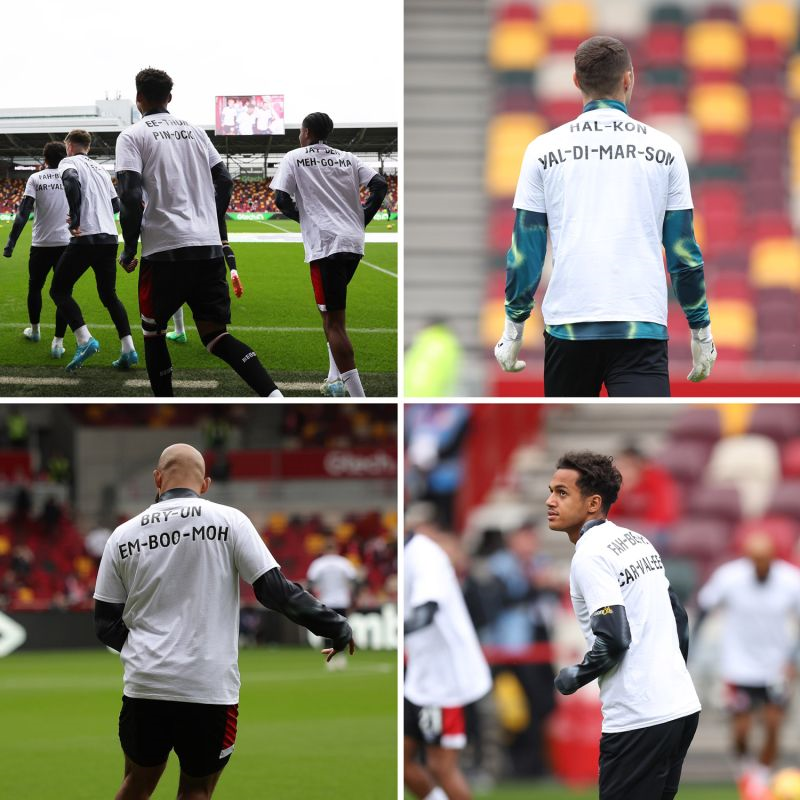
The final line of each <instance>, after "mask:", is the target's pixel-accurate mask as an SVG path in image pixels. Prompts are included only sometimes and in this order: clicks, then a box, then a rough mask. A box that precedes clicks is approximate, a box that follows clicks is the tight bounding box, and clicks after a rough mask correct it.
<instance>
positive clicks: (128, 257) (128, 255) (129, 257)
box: [119, 248, 139, 272]
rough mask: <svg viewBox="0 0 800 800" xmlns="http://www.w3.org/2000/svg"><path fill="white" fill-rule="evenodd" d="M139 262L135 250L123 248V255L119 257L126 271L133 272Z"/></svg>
mask: <svg viewBox="0 0 800 800" xmlns="http://www.w3.org/2000/svg"><path fill="white" fill-rule="evenodd" d="M138 263H139V259H138V258H136V251H135V250H128V249H127V248H126V249H123V251H122V255H121V256H120V257H119V265H120V266H121V267H122V269H124V270H125V272H133V271H134V270H135V269H136V265H137V264H138Z"/></svg>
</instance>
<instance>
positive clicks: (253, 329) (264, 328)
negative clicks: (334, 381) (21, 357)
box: [0, 275, 397, 347]
mask: <svg viewBox="0 0 800 800" xmlns="http://www.w3.org/2000/svg"><path fill="white" fill-rule="evenodd" d="M395 277H397V276H396V275H395ZM26 324H29V323H25V322H0V328H18V327H19V326H20V325H22V326H23V327H24V326H25V325H26ZM95 328H96V329H97V330H100V331H103V330H107V331H108V330H113V329H114V326H113V325H112V324H111V323H101V324H99V325H95V324H94V323H92V330H94V329H95ZM228 330H229V331H245V332H247V333H322V326H321V325H318V326H316V327H302V326H300V327H287V326H282V325H275V326H270V325H250V326H248V325H229V326H228ZM347 331H348V333H397V328H348V329H347ZM189 341H191V339H190V340H189ZM197 341H200V340H199V339H198V340H197ZM178 347H180V345H178Z"/></svg>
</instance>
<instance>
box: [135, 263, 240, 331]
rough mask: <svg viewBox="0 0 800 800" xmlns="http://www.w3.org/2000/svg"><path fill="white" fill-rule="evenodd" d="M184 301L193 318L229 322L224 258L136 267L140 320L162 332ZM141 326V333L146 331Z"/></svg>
mask: <svg viewBox="0 0 800 800" xmlns="http://www.w3.org/2000/svg"><path fill="white" fill-rule="evenodd" d="M184 303H186V304H187V305H188V306H189V308H190V309H191V310H192V315H193V316H194V318H195V320H200V321H201V322H218V323H220V324H221V325H227V324H229V323H230V321H231V296H230V293H229V292H228V274H227V268H226V266H225V259H224V258H222V257H219V258H209V259H204V260H202V261H151V260H148V259H146V258H143V259H142V263H141V265H140V267H139V313H140V314H141V315H142V322H145V323H148V327H149V328H150V329H152V326H153V325H154V324H155V326H156V328H155V330H156V331H159V332H162V331H163V332H166V330H167V324H168V323H169V319H170V317H171V316H172V315H173V314H174V313H175V312H176V311H177V310H178V309H179V308H180V307H181V306H182V305H183V304H184ZM142 327H143V328H145V336H147V335H148V334H150V332H151V331H150V330H148V328H147V327H145V326H142Z"/></svg>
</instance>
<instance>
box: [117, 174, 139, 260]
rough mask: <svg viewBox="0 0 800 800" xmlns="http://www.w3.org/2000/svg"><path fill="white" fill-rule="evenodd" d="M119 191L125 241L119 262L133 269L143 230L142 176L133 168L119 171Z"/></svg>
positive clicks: (120, 217)
mask: <svg viewBox="0 0 800 800" xmlns="http://www.w3.org/2000/svg"><path fill="white" fill-rule="evenodd" d="M117 186H118V193H119V225H120V227H121V228H122V239H123V242H124V245H123V249H122V255H121V256H120V257H119V263H120V264H122V266H123V268H125V269H128V268H129V267H130V268H131V269H133V267H135V266H136V263H135V261H136V248H137V247H138V246H139V234H140V233H141V232H142V216H143V215H144V186H143V184H142V176H141V173H139V172H134V171H133V170H124V171H122V172H118V173H117Z"/></svg>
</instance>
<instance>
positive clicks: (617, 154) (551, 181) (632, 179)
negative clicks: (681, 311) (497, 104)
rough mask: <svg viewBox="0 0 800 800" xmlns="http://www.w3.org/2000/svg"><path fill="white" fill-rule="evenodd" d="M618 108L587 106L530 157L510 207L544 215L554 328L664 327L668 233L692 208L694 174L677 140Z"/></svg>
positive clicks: (549, 318) (549, 317) (537, 143)
mask: <svg viewBox="0 0 800 800" xmlns="http://www.w3.org/2000/svg"><path fill="white" fill-rule="evenodd" d="M621 109H622V106H621V104H619V107H597V108H591V109H590V110H588V111H585V112H584V113H583V114H581V115H580V116H578V117H577V118H576V119H574V120H573V121H572V122H569V123H567V124H565V125H562V126H560V127H558V128H556V129H554V130H552V131H550V132H548V133H546V134H543V135H542V136H539V137H538V138H537V139H535V140H534V141H533V142H532V143H531V144H530V145H529V146H528V150H527V151H526V154H525V160H524V163H523V170H522V174H521V176H520V184H519V186H518V190H517V195H516V197H515V201H514V207H515V208H524V209H528V210H532V211H540V212H544V213H546V214H547V222H548V228H549V231H550V235H551V241H552V247H553V264H554V269H553V274H552V277H551V280H550V284H549V286H548V291H547V294H546V296H545V300H544V303H543V306H542V310H543V313H544V315H545V321H546V322H547V323H548V324H567V323H570V322H580V321H616V320H630V321H642V322H655V323H659V324H663V325H666V307H667V290H666V280H665V277H664V268H663V254H662V245H661V239H662V229H663V223H664V216H665V212H666V211H667V210H674V209H689V208H691V207H692V200H691V192H690V189H689V179H688V170H687V167H686V161H685V158H684V155H683V151H682V150H681V148H680V145H679V144H678V143H677V142H676V141H675V140H674V139H672V137H670V136H668V135H667V134H665V133H663V132H661V131H659V130H657V129H656V128H653V127H652V126H649V125H646V124H645V123H643V122H640V121H638V120H635V119H632V118H631V117H629V116H628V115H627V114H626V113H625V111H623V110H621Z"/></svg>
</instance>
